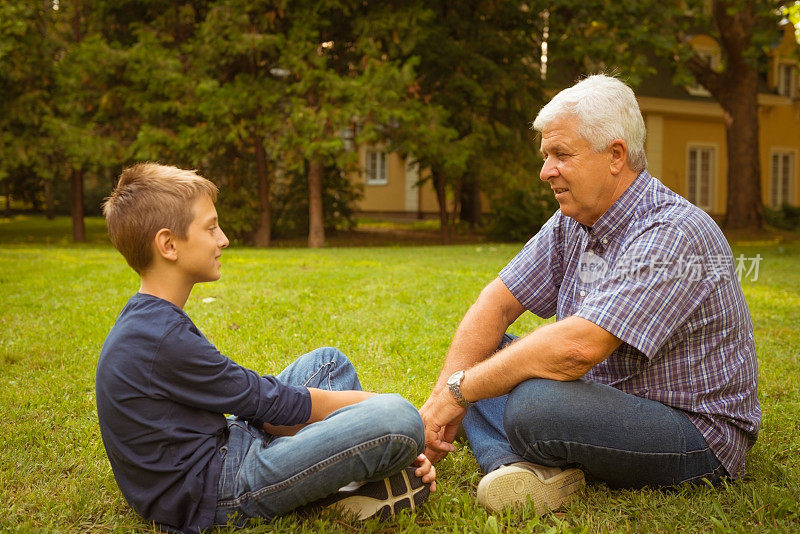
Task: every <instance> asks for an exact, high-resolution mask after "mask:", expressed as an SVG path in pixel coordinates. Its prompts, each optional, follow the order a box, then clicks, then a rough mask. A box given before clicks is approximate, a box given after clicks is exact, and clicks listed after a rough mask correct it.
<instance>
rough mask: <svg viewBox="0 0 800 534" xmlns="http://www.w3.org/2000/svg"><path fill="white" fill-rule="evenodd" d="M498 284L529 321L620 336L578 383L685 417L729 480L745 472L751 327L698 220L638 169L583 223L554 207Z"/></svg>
mask: <svg viewBox="0 0 800 534" xmlns="http://www.w3.org/2000/svg"><path fill="white" fill-rule="evenodd" d="M500 278H501V279H502V280H503V282H504V283H505V285H506V286H507V287H508V289H509V290H510V291H511V293H512V294H513V295H514V296H515V297H516V298H517V300H519V302H520V303H521V304H522V305H523V306H525V308H527V309H528V310H530V311H531V312H533V313H535V314H536V315H539V316H540V317H551V316H552V315H553V314H556V317H557V319H562V318H564V317H569V316H571V315H576V316H578V317H583V318H584V319H587V320H589V321H591V322H593V323H595V324H596V325H598V326H600V327H602V328H603V329H605V330H607V331H608V332H610V333H612V334H614V335H615V336H617V337H618V338H619V339H621V340H622V342H623V343H622V345H620V347H619V348H618V349H617V350H615V351H614V352H613V353H612V354H611V356H609V357H608V358H607V359H606V360H604V361H603V362H601V363H599V364H597V365H596V366H594V367H593V368H592V369H591V370H589V372H588V373H586V376H585V379H587V380H591V381H595V382H600V383H603V384H608V385H611V386H613V387H615V388H617V389H620V390H621V391H624V392H626V393H630V394H632V395H637V396H639V397H643V398H647V399H652V400H655V401H658V402H661V403H663V404H666V405H668V406H671V407H673V408H677V409H679V410H682V411H683V412H685V413H686V415H687V416H688V417H689V418H690V419H691V421H692V423H694V425H695V426H696V427H697V428H698V429H699V430H700V432H701V433H702V434H703V437H704V438H705V440H706V442H707V443H708V445H709V446H710V447H711V450H712V451H713V452H714V454H715V455H716V456H717V458H718V459H719V461H720V463H722V465H723V466H724V467H725V469H726V470H727V471H728V473H729V474H730V475H731V476H733V477H737V476H740V475H742V474H743V473H744V456H745V453H746V452H747V450H748V449H750V447H752V445H753V443H754V442H755V440H756V436H757V434H758V427H759V423H760V420H761V407H760V406H759V403H758V398H757V381H758V367H757V363H756V353H755V346H754V343H753V324H752V321H751V319H750V312H749V311H748V309H747V304H746V303H745V300H744V295H743V294H742V288H741V286H740V284H739V281H738V278H737V276H736V273H735V269H734V261H733V254H732V252H731V249H730V247H729V246H728V243H727V241H726V240H725V237H724V236H723V235H722V232H721V231H720V229H719V228H718V227H717V225H716V223H715V222H714V221H713V220H712V219H711V218H710V217H709V216H708V215H707V214H706V213H704V212H703V211H702V210H700V209H699V208H697V207H695V206H694V205H692V204H691V203H689V202H688V201H686V200H685V199H684V198H682V197H680V196H678V195H677V194H675V193H673V192H672V191H670V190H669V189H668V188H667V187H665V186H664V185H663V184H662V183H661V182H660V181H658V180H657V179H655V178H653V177H652V176H650V174H649V173H648V172H647V171H643V172H642V173H641V174H640V175H639V176H638V177H637V178H636V180H635V181H634V183H633V184H632V185H631V186H630V187H629V188H628V190H627V191H625V193H623V194H622V196H621V197H620V198H619V199H618V200H617V201H616V202H615V203H614V205H612V206H611V208H609V209H608V211H606V212H605V213H604V214H603V215H602V216H601V217H600V219H599V220H598V221H597V223H595V225H594V226H592V227H591V228H589V227H587V226H584V225H582V224H580V223H578V222H577V221H575V220H574V219H571V218H569V217H566V216H564V215H562V214H561V212H560V211H557V212H556V213H555V214H554V215H553V216H552V217H551V218H550V220H549V221H548V222H547V223H546V224H545V225H544V226H543V227H542V229H541V230H540V231H539V233H537V234H536V235H535V236H534V237H533V238H532V239H531V240H530V241H528V243H527V244H526V245H525V247H524V248H523V249H522V250H521V251H520V252H519V254H517V256H516V257H515V258H514V259H513V260H511V262H510V263H509V264H508V265H507V266H506V267H505V268H504V269H503V270H502V271H501V273H500Z"/></svg>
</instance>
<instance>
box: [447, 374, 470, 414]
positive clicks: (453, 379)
mask: <svg viewBox="0 0 800 534" xmlns="http://www.w3.org/2000/svg"><path fill="white" fill-rule="evenodd" d="M462 380H464V371H463V370H461V371H456V372H455V373H453V374H452V375H450V378H448V379H447V389H449V390H450V394H451V395H453V398H455V399H456V402H457V403H458V405H459V406H462V407H464V408H466V407H467V406H469V402H468V401H467V399H465V398H464V395H462V394H461V381H462Z"/></svg>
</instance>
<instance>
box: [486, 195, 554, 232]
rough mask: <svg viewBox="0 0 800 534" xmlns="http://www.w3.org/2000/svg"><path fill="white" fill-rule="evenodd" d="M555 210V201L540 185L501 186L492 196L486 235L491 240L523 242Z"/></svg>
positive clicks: (536, 230) (537, 229)
mask: <svg viewBox="0 0 800 534" xmlns="http://www.w3.org/2000/svg"><path fill="white" fill-rule="evenodd" d="M557 209H558V202H556V200H555V198H553V195H552V194H551V192H550V190H549V189H548V188H546V187H543V186H542V184H540V183H538V180H537V181H536V183H529V184H524V185H521V186H516V187H508V188H505V189H503V190H502V191H501V192H500V193H499V194H498V195H497V196H495V197H494V198H492V214H491V220H490V222H489V225H488V228H487V236H488V237H489V239H491V240H493V241H516V242H519V241H527V240H528V239H530V238H531V236H533V235H534V234H535V233H536V232H538V231H539V229H540V228H541V227H542V225H544V223H546V222H547V220H548V219H549V218H550V217H551V216H552V215H553V212H555V210H557Z"/></svg>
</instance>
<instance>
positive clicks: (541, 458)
mask: <svg viewBox="0 0 800 534" xmlns="http://www.w3.org/2000/svg"><path fill="white" fill-rule="evenodd" d="M514 339H515V338H514V337H513V336H510V335H508V334H506V336H505V338H504V339H503V343H502V344H501V345H500V348H502V347H504V346H505V345H506V344H508V343H510V342H511V341H513V340H514ZM464 430H465V431H466V434H467V438H468V439H469V443H470V447H471V448H472V451H473V453H474V454H475V457H476V459H477V460H478V464H479V465H480V466H481V469H483V470H484V472H486V473H488V472H490V471H493V470H495V469H497V468H498V467H500V466H501V465H505V464H509V463H513V462H520V461H528V462H533V463H536V464H541V465H547V466H557V467H566V466H577V467H580V468H581V469H582V470H583V471H584V472H585V473H586V475H588V476H589V477H590V478H593V479H596V480H600V481H602V482H605V483H606V484H608V485H609V486H611V487H623V488H640V487H643V486H650V487H667V486H674V485H677V484H681V483H684V482H692V481H699V480H701V479H702V478H707V479H709V480H710V481H711V482H717V481H719V479H720V478H721V477H722V476H727V473H726V472H725V469H724V468H723V467H722V465H721V464H720V462H719V461H718V460H717V458H716V456H714V453H713V452H712V451H711V449H710V448H709V447H708V445H707V444H706V442H705V440H704V439H703V436H702V434H700V431H698V430H697V428H695V426H694V425H693V424H692V422H691V421H690V420H689V418H688V417H686V415H685V414H684V413H683V412H681V411H680V410H675V409H673V408H670V407H668V406H666V405H664V404H661V403H660V402H656V401H652V400H648V399H642V398H640V397H636V396H635V395H630V394H628V393H624V392H622V391H620V390H618V389H616V388H613V387H611V386H607V385H604V384H598V383H594V382H587V381H584V380H576V381H574V382H559V381H556V380H546V379H532V380H526V381H524V382H522V383H520V384H519V385H517V387H515V388H514V389H513V390H512V391H511V393H509V394H508V395H503V396H502V397H495V398H491V399H485V400H482V401H479V402H477V403H475V404H473V405H471V406H470V407H469V409H468V410H467V415H466V417H465V418H464Z"/></svg>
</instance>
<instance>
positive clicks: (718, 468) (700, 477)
mask: <svg viewBox="0 0 800 534" xmlns="http://www.w3.org/2000/svg"><path fill="white" fill-rule="evenodd" d="M717 461H719V460H717ZM720 469H722V470H723V473H726V474H727V471H725V466H724V465H722V464H721V463H720V464H719V465H718V466H717V467H715V468H714V469H712V470H711V472H710V473H704V474H702V475H697V476H694V477H692V478H687V479H686V480H683V481H682V483H686V482H689V483H691V482H694V481H695V480H700V479H703V478H708V477H709V475H711V476H712V477H713V478H719V477H721V476H722V475H720V474H719V473H718V471H719V470H720ZM712 482H713V480H712Z"/></svg>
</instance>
